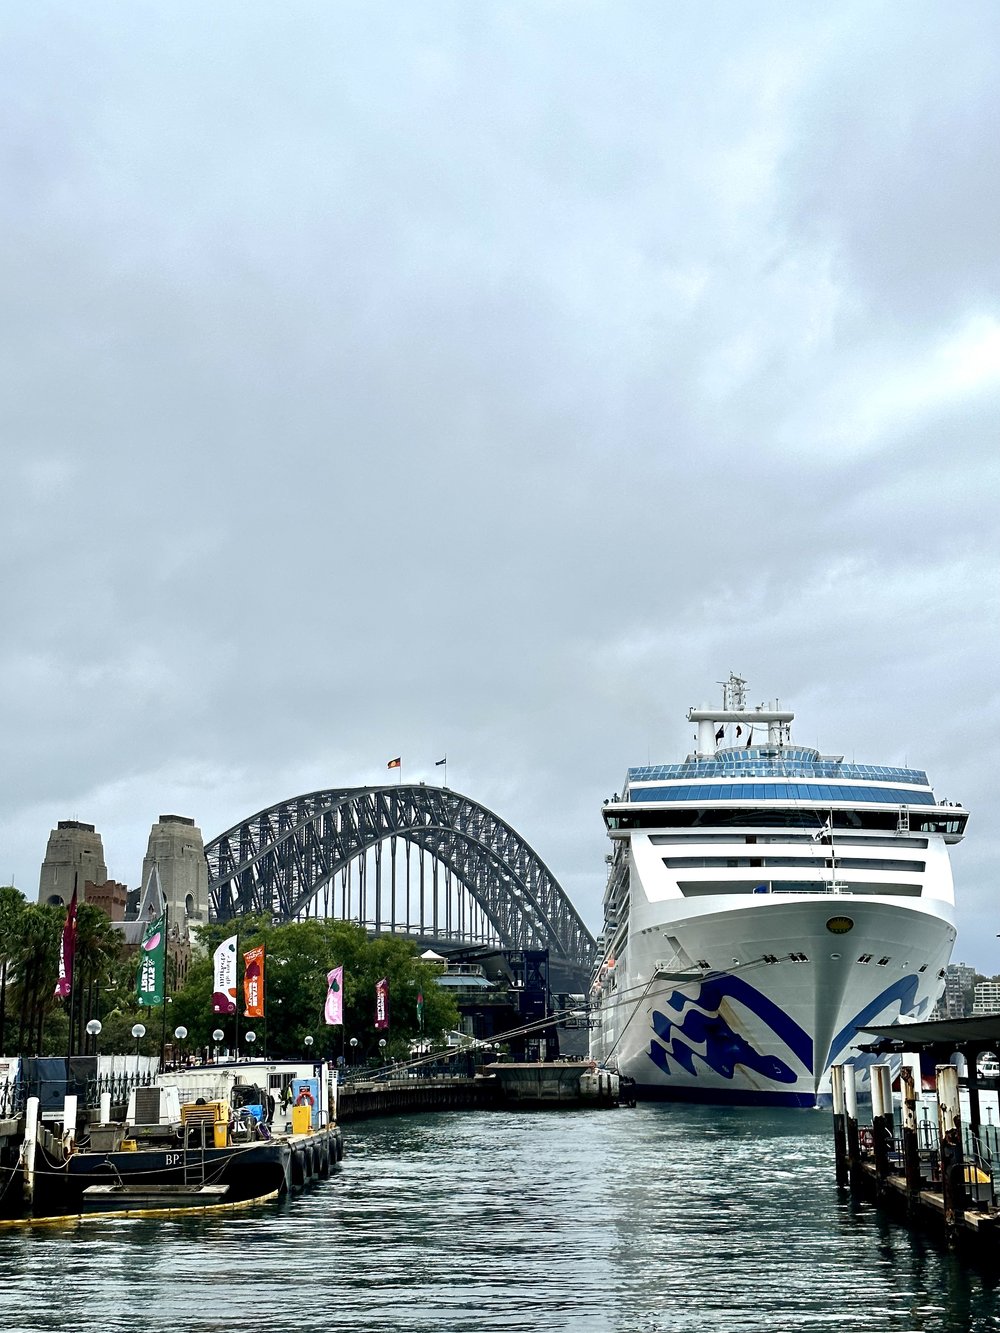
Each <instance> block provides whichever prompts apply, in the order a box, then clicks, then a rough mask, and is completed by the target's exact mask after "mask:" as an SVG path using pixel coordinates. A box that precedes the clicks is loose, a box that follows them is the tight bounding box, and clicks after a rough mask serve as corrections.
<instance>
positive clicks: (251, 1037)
mask: <svg viewBox="0 0 1000 1333" xmlns="http://www.w3.org/2000/svg"><path fill="white" fill-rule="evenodd" d="M245 1036H246V1043H247V1045H248V1046H249V1047H250V1055H253V1044H254V1042H255V1041H256V1040H257V1034H256V1032H247V1033H246V1034H245ZM250 1055H248V1056H247V1059H248V1060H249V1059H250Z"/></svg>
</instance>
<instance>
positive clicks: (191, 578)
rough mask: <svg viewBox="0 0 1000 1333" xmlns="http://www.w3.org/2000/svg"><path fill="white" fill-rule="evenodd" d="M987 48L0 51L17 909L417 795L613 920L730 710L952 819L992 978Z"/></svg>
mask: <svg viewBox="0 0 1000 1333" xmlns="http://www.w3.org/2000/svg"><path fill="white" fill-rule="evenodd" d="M998 52H1000V8H998V7H997V5H996V4H995V3H994V2H993V0H988V2H986V3H976V0H965V2H964V3H962V4H960V5H950V4H944V3H935V4H927V3H921V2H920V0H911V2H910V3H907V4H906V5H900V4H899V3H877V2H875V3H873V2H872V0H864V3H838V4H837V5H834V6H829V5H825V4H818V3H803V4H798V5H790V4H788V3H786V2H784V0H783V2H782V3H773V4H772V3H766V2H762V0H757V2H756V3H754V4H747V3H745V0H729V2H726V0H720V2H719V3H715V4H712V5H704V4H701V3H697V4H696V3H684V4H677V3H674V4H667V3H663V2H662V0H657V2H656V3H648V4H645V3H629V2H628V0H607V2H606V3H597V2H596V0H595V2H593V3H587V2H585V0H579V2H577V3H570V2H569V0H567V2H565V3H556V2H554V0H553V2H550V3H546V2H545V0H524V2H523V3H485V2H484V3H473V2H472V0H455V3H432V2H429V0H427V2H424V3H411V2H409V0H407V2H406V3H403V0H399V2H397V3H394V4H393V3H383V4H373V3H371V2H370V0H366V2H365V3H358V4H345V3H331V2H330V0H323V2H322V3H308V2H303V3H291V4H287V5H276V4H272V3H266V4H265V3H249V4H248V3H244V2H241V3H229V4H227V3H213V4H211V5H207V6H206V5H204V4H202V3H198V4H194V3H184V2H183V0H171V3H169V4H167V3H159V4H143V3H136V2H135V0H133V2H131V3H129V4H127V5H125V4H110V3H108V4H95V5H88V6H84V7H81V6H79V5H68V4H59V3H56V4H46V3H33V4H31V5H13V4H12V5H7V6H5V7H4V8H3V10H2V11H0V116H2V121H0V123H2V133H0V227H2V236H0V240H2V245H0V271H2V275H3V277H2V282H3V291H2V301H0V320H2V332H3V355H2V357H0V451H2V452H0V460H2V473H0V475H2V485H3V495H4V500H5V503H4V506H3V508H4V538H5V540H4V542H3V551H4V577H3V583H2V589H0V611H2V617H0V627H2V631H0V743H2V747H3V763H2V766H0V770H2V771H0V785H2V795H0V882H8V881H9V880H10V879H13V880H14V882H15V883H16V884H17V885H18V886H19V887H20V888H22V889H23V890H24V891H25V892H26V893H27V894H28V895H29V896H30V897H32V898H33V897H35V895H36V894H37V889H38V872H39V866H40V863H41V859H42V856H43V855H44V851H45V844H46V840H47V837H48V834H49V831H50V829H52V828H53V827H54V826H55V823H56V821H57V820H59V819H80V820H84V821H86V822H89V823H93V824H95V825H96V826H97V828H98V829H99V831H100V832H101V833H102V835H103V839H104V848H105V853H106V859H107V863H108V869H109V873H110V874H111V875H112V877H114V878H117V879H120V880H124V881H126V882H127V883H129V884H130V885H133V886H134V885H135V884H136V883H138V880H139V876H140V869H141V863H142V856H143V853H144V851H145V847H146V839H147V837H148V833H149V828H150V825H151V824H152V823H153V821H154V820H155V819H156V818H157V816H158V815H159V814H161V813H167V812H170V813H178V814H185V815H190V816H191V817H193V818H194V819H195V820H196V822H197V823H198V824H199V826H200V827H201V829H202V831H203V833H204V835H205V838H206V840H207V839H209V838H211V837H212V836H214V835H216V834H218V833H220V832H222V831H223V830H224V829H226V828H228V827H229V826H231V825H232V824H234V823H237V822H238V821H239V820H240V819H242V818H243V817H245V816H247V815H249V814H250V813H252V812H254V811H256V810H258V809H260V808H262V807H264V806H267V805H270V804H272V803H274V802H277V801H279V800H281V799H284V798H287V797H290V796H294V795H296V794H298V793H300V792H304V791H310V790H314V789H316V788H320V787H328V786H348V785H356V784H367V783H376V782H382V781H385V780H386V778H387V776H388V777H390V778H391V776H392V775H389V774H387V770H386V762H387V761H388V760H389V759H390V758H392V757H394V756H395V755H397V754H398V755H401V756H402V758H403V764H404V767H403V777H404V780H407V781H409V780H413V781H416V780H418V779H421V778H423V779H426V780H428V781H429V782H434V781H437V780H439V779H440V776H441V769H436V770H435V767H434V761H435V760H437V759H439V758H441V757H442V756H443V755H445V754H447V756H448V760H449V768H448V778H449V783H450V785H451V786H453V787H454V788H456V789H457V790H459V791H461V792H464V793H466V794H467V795H469V796H471V797H473V798H474V799H476V800H479V801H481V802H482V803H484V804H485V805H487V806H489V807H490V808H491V809H493V810H495V811H496V812H497V813H498V814H500V815H501V816H502V817H503V818H505V819H507V820H508V821H509V822H510V823H511V824H513V825H514V827H515V828H517V829H518V831H519V832H520V833H521V834H522V835H523V836H524V837H525V838H526V839H527V841H528V842H529V843H531V845H532V846H533V847H534V849H535V850H536V851H537V853H538V854H539V855H540V856H541V857H542V859H543V860H544V861H545V862H546V863H547V864H548V865H549V867H550V868H551V869H552V871H553V873H554V874H555V875H556V876H557V877H558V878H559V879H560V881H561V882H562V884H563V886H564V887H565V888H566V890H567V891H568V893H569V894H570V896H571V897H572V899H573V901H574V903H575V904H576V906H577V908H578V909H579V910H580V912H581V913H582V915H583V916H584V919H585V920H586V921H587V923H588V925H589V926H590V927H591V928H592V929H593V930H594V931H596V930H597V929H599V925H600V902H601V895H602V892H603V887H604V875H603V871H604V853H605V851H606V849H607V845H606V841H605V836H604V831H603V824H602V820H601V815H600V810H601V802H602V800H603V799H604V798H605V797H606V796H608V795H610V794H611V793H612V791H614V790H616V789H620V788H621V784H622V780H623V777H624V773H625V769H626V768H627V767H628V766H629V765H632V764H644V763H646V762H648V761H650V760H651V761H653V762H674V761H676V760H678V759H680V758H682V757H683V755H684V754H685V753H686V752H687V751H688V750H689V749H690V748H691V739H692V736H693V731H694V728H693V727H692V726H691V724H689V723H688V722H686V720H685V716H684V715H685V713H686V711H687V709H688V708H689V707H690V706H691V705H693V704H695V705H696V704H700V703H701V702H703V701H705V700H708V699H712V700H715V699H717V698H718V697H719V687H718V686H717V684H716V682H717V681H721V680H723V679H724V678H725V677H726V676H727V675H728V674H729V671H730V670H734V671H736V672H738V673H739V674H741V675H743V676H745V677H746V678H747V679H748V680H749V682H750V696H751V702H752V703H758V702H761V701H764V700H767V699H772V698H774V697H778V698H780V700H781V701H782V703H783V704H785V705H786V706H789V707H791V708H794V710H795V712H796V723H795V724H794V727H793V738H794V739H796V740H798V741H800V742H802V743H804V744H815V745H817V746H819V748H821V749H822V750H823V751H824V752H827V753H838V754H844V755H846V756H847V758H848V759H854V760H856V761H857V762H867V763H883V764H897V763H908V764H911V765H913V766H916V767H921V768H925V769H926V770H927V771H928V774H929V776H930V778H931V781H932V783H933V784H934V786H935V790H936V791H937V793H938V795H939V796H941V797H944V798H947V799H950V800H960V801H962V802H964V803H965V804H967V805H968V806H969V807H970V808H971V810H972V818H971V820H970V824H969V834H968V837H967V839H966V841H965V842H964V843H963V844H962V845H961V846H959V847H958V848H956V849H955V851H954V854H953V864H954V869H955V877H956V889H957V894H958V901H959V909H958V920H959V927H960V929H959V940H958V945H957V948H956V952H955V958H956V960H958V959H962V960H964V961H968V962H972V963H974V964H976V965H977V966H978V967H980V968H981V969H983V970H985V971H987V972H990V973H993V972H998V971H1000V947H998V945H1000V942H998V940H997V939H996V935H997V932H998V931H1000V911H998V910H997V892H996V885H997V866H998V864H1000V831H998V827H997V811H998V786H1000V783H998V769H1000V764H998V762H997V760H996V759H995V758H994V750H995V747H997V745H998V740H1000V687H998V671H997V638H998V629H1000V623H998V569H1000V565H998V558H997V556H998V552H997V545H998V535H997V534H998V530H1000V523H998V501H1000V485H998V471H1000V451H998V447H997V445H998V438H997V437H998V416H997V411H998V406H1000V161H998V158H1000V132H998V126H1000V77H998V75H1000V69H998V64H1000V55H998Z"/></svg>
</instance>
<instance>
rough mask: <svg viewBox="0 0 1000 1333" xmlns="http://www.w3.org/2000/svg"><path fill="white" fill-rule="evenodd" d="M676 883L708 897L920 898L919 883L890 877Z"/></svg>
mask: <svg viewBox="0 0 1000 1333" xmlns="http://www.w3.org/2000/svg"><path fill="white" fill-rule="evenodd" d="M677 887H678V889H679V890H680V892H681V895H682V896H683V897H685V898H710V897H713V896H716V895H719V894H727V893H730V894H732V893H748V894H750V893H753V894H761V895H763V894H770V895H773V896H775V897H778V896H780V895H781V894H783V893H795V894H802V893H823V894H831V893H832V894H842V895H843V896H845V897H857V898H919V897H920V894H921V886H920V885H919V884H901V883H899V882H898V881H891V882H889V883H886V884H873V883H871V882H870V881H867V880H864V881H863V880H851V881H850V882H849V883H848V884H847V886H846V888H845V887H844V886H843V884H842V882H841V881H840V880H838V881H837V887H836V888H834V886H833V883H832V882H831V881H830V880H829V879H802V880H793V879H764V880H762V879H723V880H720V879H679V880H678V881H677Z"/></svg>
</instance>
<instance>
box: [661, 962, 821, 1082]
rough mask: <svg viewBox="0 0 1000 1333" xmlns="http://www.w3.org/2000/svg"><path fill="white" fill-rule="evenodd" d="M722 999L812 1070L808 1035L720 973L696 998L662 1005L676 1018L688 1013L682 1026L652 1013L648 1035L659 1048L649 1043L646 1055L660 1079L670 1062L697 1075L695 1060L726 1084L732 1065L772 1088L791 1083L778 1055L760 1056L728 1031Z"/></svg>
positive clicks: (672, 998) (678, 997)
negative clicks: (741, 1010)
mask: <svg viewBox="0 0 1000 1333" xmlns="http://www.w3.org/2000/svg"><path fill="white" fill-rule="evenodd" d="M727 998H728V999H733V1000H737V1001H738V1002H739V1003H740V1004H742V1005H743V1006H744V1007H745V1008H747V1009H749V1010H750V1011H751V1013H754V1014H756V1015H757V1017H758V1018H760V1019H761V1020H762V1021H763V1022H764V1023H766V1024H767V1026H768V1027H769V1028H770V1029H771V1031H772V1032H774V1033H775V1035H776V1036H778V1037H779V1038H780V1039H781V1040H782V1041H783V1042H784V1043H785V1045H786V1046H787V1047H788V1048H789V1050H790V1051H792V1053H793V1054H794V1055H795V1056H797V1057H798V1059H799V1060H800V1061H801V1063H802V1064H803V1065H804V1066H805V1068H806V1070H807V1071H809V1072H811V1071H812V1067H813V1041H812V1037H810V1035H809V1033H808V1032H806V1031H805V1029H804V1028H802V1027H800V1025H799V1024H798V1023H796V1022H795V1020H794V1019H792V1018H790V1017H789V1016H788V1014H786V1013H785V1011H784V1010H783V1009H781V1008H779V1007H778V1005H776V1004H775V1003H774V1001H773V1000H769V999H768V998H767V996H766V995H762V994H761V992H760V991H759V990H757V989H755V987H753V986H751V985H749V983H748V982H746V981H744V980H743V978H742V977H733V976H726V975H724V974H720V975H718V976H714V977H707V978H706V979H705V981H703V982H702V983H701V986H700V987H699V989H698V994H697V996H696V997H692V996H690V995H685V994H684V993H683V992H682V991H672V992H671V993H670V995H669V996H668V997H667V1000H666V1004H667V1006H668V1007H669V1008H671V1009H673V1010H674V1011H675V1012H678V1013H679V1012H680V1011H681V1010H683V1009H684V1008H687V1010H688V1012H687V1013H686V1014H685V1016H684V1020H683V1022H681V1023H676V1022H674V1020H673V1019H672V1018H671V1017H670V1016H669V1015H668V1014H664V1013H660V1012H659V1011H658V1010H655V1009H654V1010H653V1012H652V1015H651V1018H652V1024H653V1031H654V1032H655V1033H656V1036H657V1037H658V1038H659V1039H660V1041H661V1042H663V1043H664V1045H662V1046H661V1045H659V1044H658V1043H657V1042H653V1041H651V1042H650V1044H649V1052H648V1054H649V1058H650V1059H651V1060H652V1062H653V1063H654V1064H655V1065H656V1066H657V1067H658V1068H659V1069H661V1070H662V1071H663V1073H664V1074H666V1075H668V1076H669V1075H670V1073H671V1068H670V1061H671V1060H673V1061H674V1063H675V1064H676V1065H678V1066H679V1067H680V1068H682V1069H685V1070H686V1071H687V1072H688V1073H689V1074H692V1075H695V1076H697V1071H696V1070H695V1067H694V1062H695V1060H696V1059H698V1060H700V1061H702V1062H703V1063H704V1064H706V1065H708V1067H709V1068H710V1069H712V1070H714V1072H715V1073H717V1074H718V1075H719V1076H720V1077H722V1078H726V1079H732V1078H733V1076H734V1075H735V1073H736V1066H737V1065H742V1066H743V1067H744V1068H745V1069H749V1070H752V1071H753V1072H754V1073H756V1074H762V1075H763V1076H764V1077H765V1078H769V1079H771V1080H772V1081H773V1082H775V1083H795V1082H796V1081H797V1079H798V1075H797V1074H796V1073H795V1071H794V1070H793V1069H792V1068H791V1067H790V1066H789V1065H787V1064H786V1063H785V1062H784V1061H783V1060H781V1059H779V1058H778V1056H776V1055H763V1054H762V1053H761V1052H760V1051H758V1050H755V1049H754V1047H753V1046H751V1045H750V1043H749V1042H748V1041H747V1040H746V1038H745V1037H743V1036H742V1035H741V1034H740V1033H738V1032H734V1031H733V1029H732V1028H731V1027H730V1025H729V1023H728V1022H727V1021H726V1019H724V1018H723V1017H722V1016H721V1014H720V1013H719V1009H720V1006H721V1004H722V1002H723V1000H725V999H727ZM696 1006H697V1007H696ZM689 1042H691V1043H694V1044H695V1045H698V1046H701V1045H704V1047H705V1054H704V1055H702V1054H700V1053H699V1052H697V1051H695V1050H693V1049H692V1048H691V1046H690V1045H688V1043H689Z"/></svg>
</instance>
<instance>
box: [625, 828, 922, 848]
mask: <svg viewBox="0 0 1000 1333" xmlns="http://www.w3.org/2000/svg"><path fill="white" fill-rule="evenodd" d="M649 841H650V842H651V843H652V844H653V846H654V847H676V846H685V847H689V846H690V845H691V843H692V842H722V843H726V844H728V845H729V846H730V847H734V846H740V847H743V846H745V845H746V844H748V843H749V844H751V845H753V844H755V843H765V842H767V843H774V842H780V843H790V842H801V843H806V844H807V845H809V846H812V847H815V846H816V834H815V832H813V833H747V834H744V835H743V836H742V837H740V836H738V835H737V836H736V837H734V836H733V834H732V833H701V832H699V833H698V834H697V835H696V836H693V835H692V834H690V833H651V834H650V835H649ZM832 841H834V842H836V844H837V847H838V849H839V848H841V847H892V848H893V849H894V850H896V851H899V849H900V848H901V847H914V848H916V849H917V850H920V851H926V850H927V839H926V838H908V837H906V836H905V834H899V833H896V834H893V835H892V837H889V838H879V837H876V836H873V835H872V834H860V835H858V836H852V835H851V834H849V833H842V832H841V831H840V830H839V829H837V830H836V831H835V832H834V834H833V837H832Z"/></svg>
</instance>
